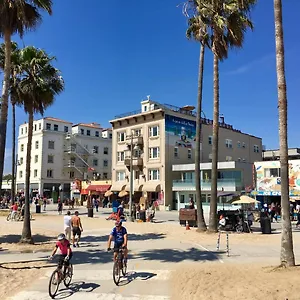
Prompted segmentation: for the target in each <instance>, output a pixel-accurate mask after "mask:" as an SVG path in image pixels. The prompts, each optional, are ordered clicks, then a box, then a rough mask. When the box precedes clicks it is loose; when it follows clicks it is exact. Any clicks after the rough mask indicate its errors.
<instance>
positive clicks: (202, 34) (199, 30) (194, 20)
mask: <svg viewBox="0 0 300 300" xmlns="http://www.w3.org/2000/svg"><path fill="white" fill-rule="evenodd" d="M196 11H198V12H197V13H196V15H195V16H193V17H191V18H189V20H188V29H187V31H186V36H187V38H188V39H194V40H196V41H198V42H200V44H201V45H200V56H199V71H198V95H197V117H196V147H195V148H196V149H195V183H196V203H197V225H198V229H197V230H198V231H206V229H207V227H206V223H205V219H204V214H203V206H202V197H201V176H200V174H201V170H200V163H201V149H200V143H201V112H202V93H203V73H204V55H205V47H206V46H208V35H207V28H206V24H205V23H204V22H203V20H202V19H201V17H200V16H199V10H197V9H196Z"/></svg>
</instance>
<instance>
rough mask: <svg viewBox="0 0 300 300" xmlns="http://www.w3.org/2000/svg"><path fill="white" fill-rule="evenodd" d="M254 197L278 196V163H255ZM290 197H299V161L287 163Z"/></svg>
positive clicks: (279, 182) (279, 192) (279, 190)
mask: <svg viewBox="0 0 300 300" xmlns="http://www.w3.org/2000/svg"><path fill="white" fill-rule="evenodd" d="M255 169H256V192H255V193H254V194H256V195H263V196H280V195H281V177H280V162H279V161H264V162H256V163H255ZM289 186H290V196H298V195H300V160H292V161H289Z"/></svg>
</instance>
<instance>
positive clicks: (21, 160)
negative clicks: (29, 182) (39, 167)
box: [20, 157, 24, 165]
mask: <svg viewBox="0 0 300 300" xmlns="http://www.w3.org/2000/svg"><path fill="white" fill-rule="evenodd" d="M23 161H24V160H23V157H21V158H20V165H23Z"/></svg>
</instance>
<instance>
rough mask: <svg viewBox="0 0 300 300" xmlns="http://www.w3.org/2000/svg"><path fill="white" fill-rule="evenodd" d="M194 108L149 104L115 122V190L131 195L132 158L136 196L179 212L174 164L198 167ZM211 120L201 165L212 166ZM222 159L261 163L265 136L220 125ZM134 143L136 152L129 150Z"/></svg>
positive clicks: (205, 124) (206, 126)
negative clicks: (129, 192) (210, 164)
mask: <svg viewBox="0 0 300 300" xmlns="http://www.w3.org/2000/svg"><path fill="white" fill-rule="evenodd" d="M193 110H194V107H193V106H184V107H181V108H179V107H175V106H172V105H166V104H164V105H162V104H160V103H157V102H154V101H152V100H150V97H148V99H147V100H145V101H142V102H141V110H139V111H134V112H131V113H126V114H123V115H119V116H116V117H115V119H114V120H112V121H110V123H111V124H112V128H113V141H112V149H113V151H112V190H113V191H121V190H125V191H129V183H130V182H129V179H130V170H129V165H130V158H131V157H132V163H133V171H134V198H137V199H138V198H139V197H141V196H143V197H146V198H147V199H148V200H149V201H150V202H151V201H153V200H158V202H159V204H160V205H163V206H168V207H169V206H170V207H171V208H174V205H173V204H174V201H173V192H172V184H173V180H175V179H176V177H175V176H177V175H176V174H174V173H173V172H172V165H178V164H192V163H194V149H195V133H196V113H195V112H194V111H193ZM212 123H213V122H212V120H208V119H205V118H203V119H202V151H201V153H202V155H201V162H203V163H205V162H211V158H212V156H211V148H212ZM219 141H220V144H219V161H236V162H241V163H253V162H254V161H257V160H261V150H262V141H261V138H258V137H255V136H252V135H249V134H244V133H242V132H241V131H239V130H236V129H234V128H233V127H232V125H229V124H226V123H225V120H224V118H222V119H221V121H220V131H219ZM131 143H132V144H133V147H134V148H133V150H132V151H131V150H129V148H130V145H131Z"/></svg>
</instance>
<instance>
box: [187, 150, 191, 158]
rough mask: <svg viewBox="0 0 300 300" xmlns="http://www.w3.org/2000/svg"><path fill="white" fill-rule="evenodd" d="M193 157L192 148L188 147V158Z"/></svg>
mask: <svg viewBox="0 0 300 300" xmlns="http://www.w3.org/2000/svg"><path fill="white" fill-rule="evenodd" d="M191 158H192V149H188V159H191Z"/></svg>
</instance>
